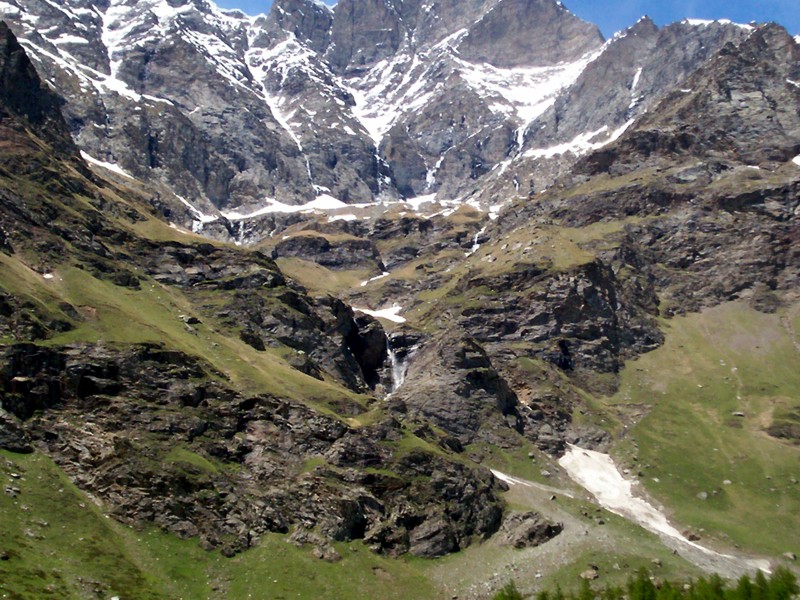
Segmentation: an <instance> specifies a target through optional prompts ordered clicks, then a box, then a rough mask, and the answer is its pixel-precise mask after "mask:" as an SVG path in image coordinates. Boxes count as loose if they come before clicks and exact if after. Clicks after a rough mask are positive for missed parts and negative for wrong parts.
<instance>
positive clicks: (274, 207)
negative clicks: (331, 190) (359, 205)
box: [221, 194, 348, 221]
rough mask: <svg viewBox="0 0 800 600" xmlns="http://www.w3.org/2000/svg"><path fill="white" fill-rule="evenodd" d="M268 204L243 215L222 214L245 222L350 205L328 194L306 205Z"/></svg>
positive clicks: (233, 212)
mask: <svg viewBox="0 0 800 600" xmlns="http://www.w3.org/2000/svg"><path fill="white" fill-rule="evenodd" d="M267 202H269V204H268V205H267V206H265V207H264V208H260V209H258V210H256V211H254V212H251V213H247V214H243V213H239V212H236V211H228V212H222V213H221V214H222V216H223V217H225V218H226V219H228V220H229V221H244V220H246V219H252V218H254V217H260V216H262V215H268V214H271V213H296V212H306V211H313V210H338V209H340V208H347V207H348V205H347V204H345V203H344V202H342V201H341V200H338V199H336V198H334V197H333V196H330V195H328V194H321V195H320V196H317V198H316V199H314V200H312V201H311V202H307V203H306V204H296V205H294V204H284V203H283V202H278V201H277V200H273V199H271V198H270V199H268V200H267Z"/></svg>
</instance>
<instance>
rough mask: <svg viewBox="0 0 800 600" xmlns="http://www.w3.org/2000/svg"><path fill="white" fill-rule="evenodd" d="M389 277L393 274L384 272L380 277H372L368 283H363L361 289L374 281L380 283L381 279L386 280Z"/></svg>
mask: <svg viewBox="0 0 800 600" xmlns="http://www.w3.org/2000/svg"><path fill="white" fill-rule="evenodd" d="M389 275H391V273H389V272H388V271H384V272H383V273H381V274H380V275H376V276H375V277H370V278H369V279H367V280H366V281H362V282H361V287H367V285H369V284H370V283H372V282H373V281H378V280H380V279H384V278H385V277H388V276H389Z"/></svg>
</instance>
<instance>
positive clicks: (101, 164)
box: [81, 150, 135, 179]
mask: <svg viewBox="0 0 800 600" xmlns="http://www.w3.org/2000/svg"><path fill="white" fill-rule="evenodd" d="M81 156H82V157H83V160H85V161H86V162H90V163H92V164H93V165H97V166H98V167H103V168H104V169H106V170H108V171H111V172H113V173H116V174H117V175H122V176H123V177H127V178H128V179H135V177H134V176H133V175H131V174H130V173H128V172H127V171H125V170H123V169H122V168H121V167H120V166H119V165H115V164H114V163H109V162H103V161H102V160H97V159H96V158H94V157H93V156H90V155H88V154H87V153H86V152H84V151H83V150H81Z"/></svg>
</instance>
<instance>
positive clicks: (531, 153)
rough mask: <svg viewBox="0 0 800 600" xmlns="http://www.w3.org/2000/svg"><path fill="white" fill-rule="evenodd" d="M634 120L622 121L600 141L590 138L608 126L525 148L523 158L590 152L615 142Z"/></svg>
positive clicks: (601, 132)
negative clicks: (547, 146) (538, 146)
mask: <svg viewBox="0 0 800 600" xmlns="http://www.w3.org/2000/svg"><path fill="white" fill-rule="evenodd" d="M633 122H634V119H630V120H629V121H627V122H626V123H624V124H623V125H622V126H621V127H620V128H619V129H617V130H615V131H614V132H612V133H611V135H610V136H608V138H607V139H605V140H604V141H601V142H592V141H590V140H592V139H594V138H596V137H598V136H600V135H603V134H604V133H606V132H607V131H608V126H606V125H604V126H603V127H601V128H600V129H598V130H597V131H590V132H588V133H581V134H579V135H577V136H576V137H575V138H574V139H572V140H570V141H569V142H565V143H563V144H558V145H556V146H551V147H549V148H533V149H532V150H527V151H526V152H525V153H524V154H523V156H524V157H525V158H553V157H554V156H558V155H560V154H566V153H567V152H572V153H573V154H576V155H578V156H580V155H581V154H586V153H587V152H591V151H592V150H598V149H599V148H602V147H603V146H605V145H607V144H610V143H612V142H615V141H616V140H618V139H619V137H620V136H621V135H622V134H623V133H625V131H627V129H628V127H630V126H631V125H632V124H633Z"/></svg>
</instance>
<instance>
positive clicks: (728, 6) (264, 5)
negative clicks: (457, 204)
mask: <svg viewBox="0 0 800 600" xmlns="http://www.w3.org/2000/svg"><path fill="white" fill-rule="evenodd" d="M215 1H216V3H217V4H218V5H219V6H223V7H225V8H240V9H242V10H243V11H245V12H246V13H249V14H258V13H261V12H267V11H268V10H269V7H270V4H271V2H270V0H215ZM332 3H333V2H329V4H332ZM564 4H565V5H566V6H567V7H568V8H569V9H570V10H571V11H572V12H574V13H575V14H576V15H578V16H579V17H581V18H582V19H585V20H587V21H590V22H592V23H596V24H597V25H599V26H600V29H602V30H603V34H604V35H605V36H606V37H609V36H611V35H613V34H614V32H616V31H619V30H620V29H624V28H626V27H628V26H629V25H632V24H633V23H635V22H636V21H637V20H638V19H639V17H641V16H642V15H644V14H647V15H650V17H651V18H652V19H653V20H654V21H655V22H656V23H658V25H659V26H661V25H666V24H668V23H672V22H673V21H680V20H681V19H684V18H687V17H688V18H694V19H731V20H732V21H736V22H739V23H749V22H750V21H777V22H778V23H780V24H781V25H783V26H784V27H786V28H787V29H788V30H789V33H791V34H792V35H797V34H799V33H800V2H799V1H798V0H616V1H615V2H613V3H612V2H603V1H601V0H564Z"/></svg>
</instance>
